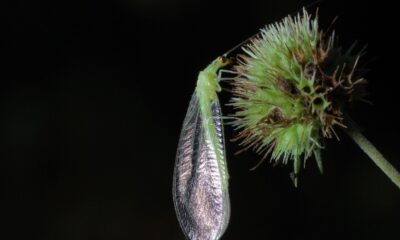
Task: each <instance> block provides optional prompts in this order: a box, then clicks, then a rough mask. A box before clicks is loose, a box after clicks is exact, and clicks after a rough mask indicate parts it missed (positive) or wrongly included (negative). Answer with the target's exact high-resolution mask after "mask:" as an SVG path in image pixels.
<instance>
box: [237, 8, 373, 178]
mask: <svg viewBox="0 0 400 240" xmlns="http://www.w3.org/2000/svg"><path fill="white" fill-rule="evenodd" d="M334 38H335V37H334V33H333V32H332V33H331V34H327V33H324V32H323V31H321V30H320V29H319V27H318V19H317V18H312V17H311V16H310V15H309V14H308V13H307V12H306V10H303V12H302V13H299V14H298V15H297V16H296V17H294V18H293V17H290V16H289V17H286V18H284V19H283V20H282V21H281V22H278V23H275V24H272V25H268V26H266V27H265V28H264V29H262V30H261V33H260V35H259V36H258V37H256V38H255V39H253V40H252V41H251V42H250V43H249V44H248V45H246V46H245V47H243V51H244V54H243V55H239V56H238V63H237V65H236V66H234V69H235V71H236V72H237V76H236V77H235V79H234V81H233V98H232V105H233V106H234V108H235V110H236V112H235V115H234V116H235V120H234V122H233V125H234V127H235V129H236V130H237V131H238V134H237V135H236V137H235V140H241V145H242V147H243V148H244V149H249V148H252V149H253V150H255V151H256V152H257V153H259V154H262V155H263V156H262V157H263V158H265V157H266V156H267V155H268V154H269V153H271V161H275V162H283V163H287V162H288V161H293V164H294V173H295V176H296V175H297V173H298V172H299V170H300V168H301V165H302V162H303V161H304V163H305V160H306V159H307V158H309V157H310V156H312V155H314V156H315V158H316V160H317V163H318V166H319V167H320V170H321V171H322V165H321V162H320V158H319V156H320V152H319V151H320V149H321V147H322V145H323V143H322V141H323V138H331V137H332V136H333V135H336V133H335V127H337V126H339V127H345V124H344V123H343V118H342V108H343V106H344V105H346V104H347V103H349V102H351V101H354V100H356V99H359V98H361V97H363V95H364V94H363V87H362V84H361V83H364V82H365V80H364V79H363V78H359V77H358V76H356V75H357V74H356V72H357V71H356V66H357V62H358V59H359V57H360V55H361V52H358V53H357V54H353V53H352V52H353V47H351V48H350V49H349V50H348V51H346V52H343V51H342V50H341V48H340V47H338V46H337V45H336V44H335V42H334V40H335V39H334Z"/></svg>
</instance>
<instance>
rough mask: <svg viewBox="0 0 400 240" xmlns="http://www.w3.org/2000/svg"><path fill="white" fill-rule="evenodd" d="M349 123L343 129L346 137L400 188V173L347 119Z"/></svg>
mask: <svg viewBox="0 0 400 240" xmlns="http://www.w3.org/2000/svg"><path fill="white" fill-rule="evenodd" d="M347 120H348V121H347V122H348V123H349V125H348V128H347V129H345V132H346V133H347V135H349V136H350V138H351V139H353V141H354V142H355V143H356V144H357V145H358V146H359V147H360V148H361V149H362V150H363V151H364V152H365V153H366V154H367V155H368V156H369V157H370V158H371V160H372V161H374V163H375V164H376V165H378V167H379V168H380V169H381V170H382V171H383V172H384V173H385V174H386V175H387V176H388V177H389V178H390V180H392V181H393V183H394V184H396V185H397V187H399V188H400V173H399V172H398V171H397V170H396V169H395V168H394V167H393V165H392V164H390V162H389V161H388V160H386V159H385V157H384V156H383V155H382V154H381V153H380V152H379V151H378V149H376V147H375V146H374V145H372V143H371V142H370V141H369V140H368V139H367V138H366V137H365V136H364V135H363V134H362V133H361V131H360V128H359V127H358V126H357V125H356V124H355V123H354V122H353V120H351V118H349V117H347Z"/></svg>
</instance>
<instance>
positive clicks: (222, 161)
mask: <svg viewBox="0 0 400 240" xmlns="http://www.w3.org/2000/svg"><path fill="white" fill-rule="evenodd" d="M224 56H225V55H224ZM229 63H230V61H229V59H227V58H226V57H218V58H217V59H215V60H214V61H213V62H212V63H211V64H209V65H208V66H207V67H206V68H205V69H204V70H203V71H201V72H200V73H199V75H198V79H197V85H196V89H195V92H194V93H193V95H192V98H191V100H190V103H189V107H188V110H187V113H186V117H185V120H184V122H183V126H182V130H181V135H180V139H179V144H178V149H177V155H176V161H175V169H174V179H173V199H174V205H175V210H176V214H177V217H178V220H179V223H180V226H181V228H182V230H183V232H184V234H185V236H186V238H187V239H191V240H217V239H219V238H220V237H221V236H222V234H223V233H224V231H225V229H226V227H227V225H228V221H229V216H230V202H229V193H228V171H227V164H226V157H225V143H224V131H223V123H222V117H221V107H220V103H219V100H218V96H217V92H220V91H221V87H220V85H219V82H218V81H219V79H220V77H219V74H218V71H219V70H220V69H221V68H222V67H225V66H227V65H228V64H229Z"/></svg>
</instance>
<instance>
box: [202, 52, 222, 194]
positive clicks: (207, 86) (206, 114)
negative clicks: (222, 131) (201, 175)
mask: <svg viewBox="0 0 400 240" xmlns="http://www.w3.org/2000/svg"><path fill="white" fill-rule="evenodd" d="M226 65H228V62H227V61H225V59H224V58H222V57H219V58H217V59H215V60H214V61H213V62H212V63H211V64H210V65H208V66H207V67H206V68H205V69H204V70H203V71H201V72H200V73H199V76H198V78H197V86H196V96H197V97H198V99H199V104H200V111H201V113H200V114H201V118H202V119H203V122H202V124H203V130H204V134H205V136H206V137H207V139H210V141H211V145H212V147H213V149H214V152H215V154H216V158H217V162H218V169H219V171H220V174H221V176H222V185H223V188H224V189H225V188H226V187H227V186H228V171H227V169H226V163H225V156H224V153H223V152H220V151H217V149H219V148H218V145H219V144H220V143H219V140H218V137H217V133H216V130H215V127H216V126H215V124H214V117H216V116H214V114H213V112H212V105H213V103H214V102H215V101H218V96H217V92H220V91H221V86H220V85H219V83H218V70H219V69H220V68H222V67H224V66H226Z"/></svg>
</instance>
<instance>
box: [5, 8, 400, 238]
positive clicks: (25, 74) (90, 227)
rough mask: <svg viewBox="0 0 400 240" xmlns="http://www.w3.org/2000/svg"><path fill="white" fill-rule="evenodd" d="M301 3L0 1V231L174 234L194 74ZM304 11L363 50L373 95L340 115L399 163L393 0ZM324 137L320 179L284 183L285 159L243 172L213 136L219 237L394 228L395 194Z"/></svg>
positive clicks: (352, 153)
mask: <svg viewBox="0 0 400 240" xmlns="http://www.w3.org/2000/svg"><path fill="white" fill-rule="evenodd" d="M309 2H310V1H296V0H269V1H261V0H258V1H254V0H246V1H241V2H238V3H235V2H233V1H227V0H225V1H204V0H198V1H194V0H190V1H189V0H125V1H124V0H120V1H97V0H79V1H78V0H71V1H27V0H26V1H24V0H14V1H5V2H4V1H2V2H1V3H0V12H1V16H2V19H3V20H2V21H1V25H2V26H1V44H2V45H1V52H0V57H1V58H2V59H3V60H4V61H3V63H2V65H1V67H0V69H1V76H0V77H1V78H0V81H1V85H0V91H1V94H0V99H1V100H0V109H1V115H0V122H1V125H0V127H1V129H0V139H1V143H0V154H1V157H0V178H1V201H2V204H1V212H0V218H1V219H3V220H5V222H6V224H5V225H4V224H3V225H2V226H1V227H0V229H1V231H0V238H1V239H43V240H47V239H49V240H53V239H57V240H58V239H60V240H80V239H183V235H182V234H181V231H180V228H179V225H178V222H177V220H176V217H175V212H174V208H173V203H172V194H171V183H172V172H173V166H174V158H175V151H176V146H177V141H178V135H179V132H180V127H181V123H182V121H183V117H184V114H185V111H186V107H187V104H188V102H189V99H190V95H191V94H192V92H193V90H194V86H195V81H196V75H197V73H198V71H199V70H201V69H202V68H204V67H205V66H206V65H207V64H208V63H209V62H210V61H211V60H212V59H214V58H215V57H216V56H218V55H220V54H222V53H223V52H225V51H226V50H228V49H229V48H231V47H233V46H234V45H236V44H237V43H239V42H241V41H242V40H244V39H246V38H247V37H248V36H250V35H252V34H254V33H255V32H257V31H258V29H259V28H260V27H262V26H264V25H265V24H267V23H272V22H274V21H276V20H279V19H281V18H282V17H284V16H286V15H287V14H289V13H294V12H296V11H297V10H299V8H300V7H301V6H303V5H305V4H307V3H309ZM391 4H392V5H391ZM317 6H319V7H320V18H321V25H322V26H325V27H326V26H328V25H329V24H330V22H331V21H332V19H333V18H334V17H335V16H339V20H338V22H337V23H336V24H335V29H336V31H337V34H338V35H339V36H340V38H339V40H340V41H341V43H343V45H344V46H349V45H350V44H351V43H352V42H353V41H354V40H359V42H360V46H362V45H364V44H368V54H367V56H366V57H365V59H367V62H368V64H367V67H368V68H369V69H370V72H369V73H368V74H367V75H366V78H368V79H369V86H368V90H369V93H370V95H369V96H368V99H369V100H371V101H372V102H373V103H374V104H373V105H368V104H359V105H358V106H357V108H356V109H355V110H354V111H353V112H352V113H351V115H352V116H353V117H354V118H355V119H356V121H357V122H358V123H359V124H360V125H361V126H362V127H363V128H364V129H365V133H366V135H367V136H368V137H369V138H370V140H371V141H372V142H374V143H375V144H376V146H377V147H378V148H379V149H381V150H382V152H383V153H384V154H385V156H387V158H388V159H390V160H391V161H392V162H393V164H394V165H395V166H396V167H397V168H398V169H400V156H399V144H398V142H399V140H398V136H399V133H400V131H399V130H400V129H399V122H400V117H399V116H398V115H397V114H398V111H399V107H398V106H399V104H400V100H399V97H400V95H399V88H398V86H397V83H398V81H399V77H398V72H399V61H398V59H399V58H398V56H399V48H398V46H399V44H398V37H397V36H396V35H397V31H398V22H399V21H398V13H397V10H395V9H397V8H398V7H397V6H394V3H393V2H390V1H381V2H377V1H374V2H368V1H362V2H360V3H356V2H354V1H351V2H350V1H349V0H348V1H337V0H335V1H323V2H322V3H320V4H317ZM311 9H312V10H311V12H315V7H314V8H311ZM225 87H228V86H225ZM222 100H223V101H224V102H227V100H228V96H227V94H223V96H222ZM224 111H225V112H227V113H229V111H231V110H230V109H229V108H224ZM340 136H341V141H340V142H337V141H336V140H331V141H328V143H327V148H326V150H325V151H324V152H323V159H324V162H325V173H324V174H323V175H322V176H321V175H320V174H319V172H318V170H317V167H316V164H315V163H314V161H313V160H310V161H309V162H308V166H307V168H306V169H305V170H304V171H302V175H301V177H300V187H299V188H297V189H295V188H294V187H293V184H292V182H291V180H290V178H289V173H290V168H289V167H275V168H274V167H272V166H271V165H269V164H263V165H262V166H261V167H259V168H258V169H257V170H256V171H249V168H251V167H252V166H254V164H256V163H257V162H258V160H259V157H258V156H256V155H255V154H252V153H246V154H241V155H237V156H236V155H234V154H233V153H234V152H235V151H237V150H238V146H237V145H236V144H235V143H229V142H228V143H227V154H228V164H229V171H230V174H231V181H230V192H231V203H232V217H231V222H230V225H229V228H228V230H227V232H226V234H225V235H224V237H223V239H227V240H233V239H331V238H332V239H333V238H334V239H344V238H345V239H346V238H357V239H361V238H362V239H389V238H392V239H396V238H398V236H399V233H400V232H399V224H400V218H399V213H400V191H399V189H397V188H396V186H395V185H394V184H392V183H391V182H390V180H388V178H387V177H386V176H385V175H384V174H383V173H382V172H381V171H380V170H379V169H378V168H377V167H376V166H375V165H374V164H373V163H372V162H371V161H370V160H369V159H368V158H367V157H366V156H365V155H364V154H363V153H362V152H361V150H359V149H358V147H357V146H356V145H355V144H353V142H351V141H350V140H348V138H347V137H346V136H345V135H343V134H341V135H340ZM226 137H227V138H230V137H232V131H231V129H230V128H229V127H227V128H226Z"/></svg>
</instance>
